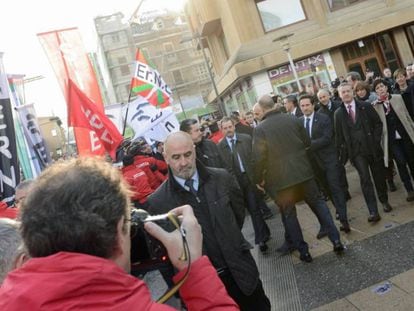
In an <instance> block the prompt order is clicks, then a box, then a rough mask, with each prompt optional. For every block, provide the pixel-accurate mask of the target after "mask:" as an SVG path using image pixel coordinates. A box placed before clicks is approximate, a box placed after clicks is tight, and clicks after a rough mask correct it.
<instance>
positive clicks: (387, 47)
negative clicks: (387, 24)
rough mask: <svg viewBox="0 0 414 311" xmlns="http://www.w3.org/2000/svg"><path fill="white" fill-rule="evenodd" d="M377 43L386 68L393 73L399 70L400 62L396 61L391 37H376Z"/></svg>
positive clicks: (396, 57) (383, 35)
mask: <svg viewBox="0 0 414 311" xmlns="http://www.w3.org/2000/svg"><path fill="white" fill-rule="evenodd" d="M378 41H379V43H380V47H381V50H382V53H383V56H384V59H385V61H386V62H387V66H388V67H389V68H390V69H391V72H394V71H395V70H397V69H398V68H400V62H399V60H398V56H397V53H396V51H395V48H394V44H393V42H392V39H391V36H390V35H389V34H388V33H384V34H381V35H378Z"/></svg>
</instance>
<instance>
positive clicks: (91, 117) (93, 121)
mask: <svg viewBox="0 0 414 311" xmlns="http://www.w3.org/2000/svg"><path fill="white" fill-rule="evenodd" d="M81 110H82V112H83V113H84V114H85V116H86V118H88V121H89V125H90V126H92V127H93V128H96V129H97V130H100V129H102V128H103V127H104V125H103V123H102V121H101V119H100V118H99V116H97V115H96V114H92V112H91V111H90V110H89V109H85V107H83V106H81ZM99 139H101V140H103V141H105V142H107V143H108V144H113V143H114V141H113V140H112V139H111V137H110V136H109V132H108V130H107V129H104V131H103V133H102V135H101V137H99ZM91 141H92V140H91Z"/></svg>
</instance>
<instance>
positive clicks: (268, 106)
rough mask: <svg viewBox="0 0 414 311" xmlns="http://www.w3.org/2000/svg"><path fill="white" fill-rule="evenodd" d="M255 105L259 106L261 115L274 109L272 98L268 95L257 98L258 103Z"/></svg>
mask: <svg viewBox="0 0 414 311" xmlns="http://www.w3.org/2000/svg"><path fill="white" fill-rule="evenodd" d="M257 103H258V104H259V106H260V108H262V110H263V113H266V112H268V111H270V110H272V109H274V107H275V103H274V102H273V99H272V97H271V96H269V95H263V96H262V97H260V98H259V101H258V102H257Z"/></svg>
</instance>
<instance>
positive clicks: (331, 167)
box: [325, 161, 348, 222]
mask: <svg viewBox="0 0 414 311" xmlns="http://www.w3.org/2000/svg"><path fill="white" fill-rule="evenodd" d="M325 178H326V182H327V185H328V187H329V190H330V193H331V197H332V202H333V204H334V206H335V209H336V212H337V213H338V215H339V220H340V221H341V222H344V221H348V216H347V212H346V198H345V191H344V189H343V188H342V186H341V182H340V164H339V163H338V162H337V161H332V162H329V163H326V164H325Z"/></svg>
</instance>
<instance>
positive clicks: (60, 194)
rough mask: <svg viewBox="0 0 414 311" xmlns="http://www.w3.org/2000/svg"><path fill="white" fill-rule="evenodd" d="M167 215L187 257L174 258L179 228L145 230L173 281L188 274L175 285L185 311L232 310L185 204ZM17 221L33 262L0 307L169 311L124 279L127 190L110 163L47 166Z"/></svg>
mask: <svg viewBox="0 0 414 311" xmlns="http://www.w3.org/2000/svg"><path fill="white" fill-rule="evenodd" d="M173 213H174V214H175V215H177V216H178V217H181V219H182V221H181V231H182V232H185V236H186V241H187V243H186V245H187V246H188V250H189V256H187V259H186V258H183V257H182V256H181V255H182V253H183V245H184V244H183V237H182V234H180V232H179V231H178V230H175V231H173V232H171V233H167V232H166V231H164V230H163V229H162V228H161V227H159V226H157V225H156V224H154V223H150V222H149V223H145V230H147V232H148V233H149V234H151V235H152V236H154V237H155V238H157V239H158V240H160V241H161V242H162V243H163V244H164V246H165V247H166V249H167V251H168V255H169V257H170V260H171V262H172V264H173V265H174V266H175V267H176V268H177V269H178V270H180V271H179V273H178V275H176V276H175V278H174V280H175V281H177V280H178V279H181V278H182V276H183V275H184V274H185V273H186V272H187V271H189V273H188V277H187V279H186V281H185V282H184V284H183V285H182V286H181V288H180V295H181V297H182V299H183V301H184V302H185V304H186V306H187V308H188V310H237V309H238V308H237V306H236V304H235V303H234V301H233V300H232V299H231V298H230V297H229V296H228V295H227V293H226V290H225V288H224V286H223V284H222V283H221V281H220V279H219V278H218V276H217V274H216V271H215V269H214V268H213V267H212V265H211V263H210V261H209V260H208V258H207V257H203V256H201V252H202V251H201V245H202V235H201V230H200V226H199V224H198V223H197V220H196V218H195V217H194V214H193V211H192V209H191V207H190V206H188V205H187V206H181V207H178V208H176V209H174V211H173ZM21 222H22V224H21V232H22V237H23V241H24V244H25V247H26V249H27V251H28V253H29V254H30V256H31V257H32V258H31V259H30V260H29V261H28V262H26V263H25V264H24V265H23V267H21V268H19V269H17V270H14V271H12V272H10V273H9V274H8V276H7V278H6V279H5V281H4V283H3V284H2V286H1V288H0V310H9V311H14V310H16V311H17V310H59V311H62V310H69V309H70V310H171V308H170V307H169V306H165V305H161V304H157V303H155V302H154V301H152V300H151V295H150V292H149V290H148V288H147V287H146V285H145V283H144V282H143V281H141V280H138V279H136V278H134V277H133V276H131V275H129V274H128V272H129V270H130V250H131V240H130V230H131V212H130V202H129V193H128V190H127V187H126V184H125V182H124V181H123V180H122V178H121V175H120V173H119V171H118V170H116V169H115V168H112V167H111V166H110V164H108V163H105V162H103V161H101V160H97V159H93V158H83V159H73V160H71V161H68V162H60V163H56V164H54V165H53V166H51V167H49V168H48V169H46V170H45V171H44V172H43V173H42V175H41V176H40V177H39V178H38V179H37V180H36V184H35V185H34V187H33V188H31V191H30V194H29V195H28V196H27V197H26V199H25V201H24V202H23V206H22V213H21ZM190 258H191V259H190ZM188 268H190V270H188Z"/></svg>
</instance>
